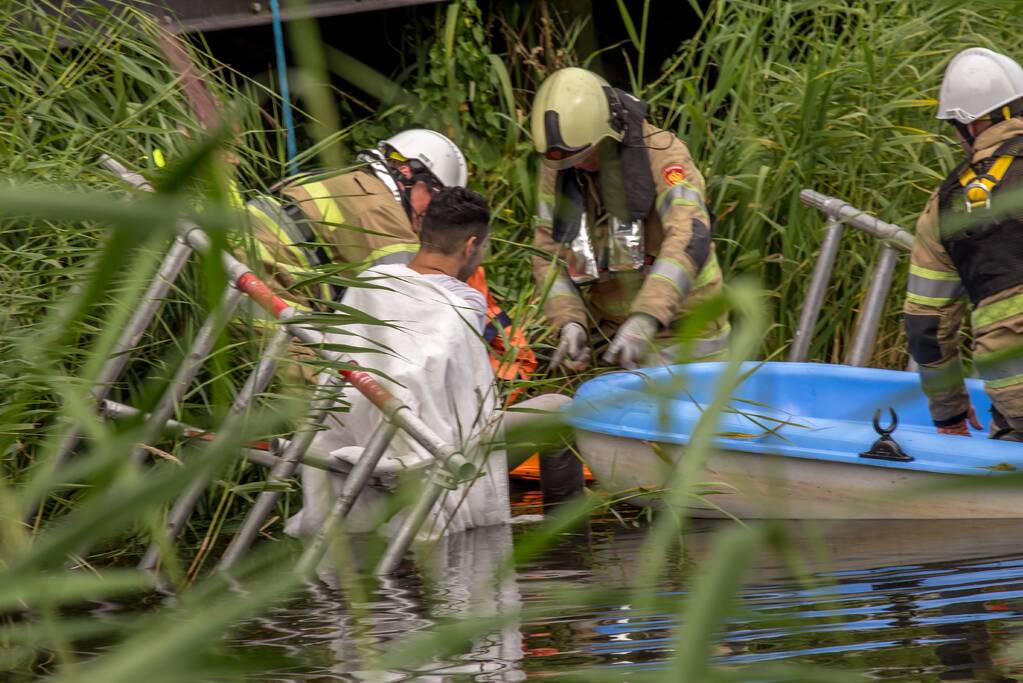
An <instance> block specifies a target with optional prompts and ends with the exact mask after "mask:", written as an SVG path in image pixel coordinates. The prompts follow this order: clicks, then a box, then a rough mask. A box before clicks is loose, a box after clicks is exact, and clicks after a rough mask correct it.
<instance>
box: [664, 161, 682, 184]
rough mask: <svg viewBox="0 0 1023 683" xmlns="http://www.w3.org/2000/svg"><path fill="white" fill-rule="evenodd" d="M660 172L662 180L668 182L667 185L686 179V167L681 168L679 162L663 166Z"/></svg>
mask: <svg viewBox="0 0 1023 683" xmlns="http://www.w3.org/2000/svg"><path fill="white" fill-rule="evenodd" d="M661 173H662V174H663V175H664V182H666V183H668V186H669V187H670V186H672V185H678V184H679V183H681V182H682V181H683V180H685V179H686V169H684V168H682V165H681V164H672V165H671V166H665V167H664V170H663V171H661Z"/></svg>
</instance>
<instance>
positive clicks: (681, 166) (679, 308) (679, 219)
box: [531, 68, 729, 371]
mask: <svg viewBox="0 0 1023 683" xmlns="http://www.w3.org/2000/svg"><path fill="white" fill-rule="evenodd" d="M645 114H646V105H645V104H644V103H643V102H641V101H640V100H638V99H637V98H635V97H633V96H632V95H629V94H628V93H625V92H623V91H621V90H617V89H615V88H612V87H611V86H609V85H608V84H607V82H606V81H604V80H603V79H602V78H600V77H599V76H597V75H596V74H593V73H591V72H589V71H586V70H584V69H578V68H567V69H561V70H560V71H556V72H554V73H553V74H551V75H550V77H548V78H547V80H545V81H544V82H543V84H542V85H541V86H540V88H539V90H538V91H537V93H536V99H535V101H534V103H533V111H532V119H531V126H532V132H533V142H534V144H535V145H536V149H537V151H538V152H539V153H540V154H541V156H542V161H543V169H542V172H541V175H540V191H539V197H538V205H537V211H536V217H535V227H536V237H535V244H536V246H537V247H538V248H539V249H541V250H542V251H544V252H547V254H549V255H550V258H544V257H542V256H535V257H534V259H533V270H534V275H535V277H536V281H537V285H538V287H546V286H547V284H548V283H550V289H549V290H548V294H547V298H546V301H545V304H544V313H545V315H546V317H547V319H548V321H549V322H550V323H551V324H552V325H553V326H555V327H557V328H558V329H559V330H560V337H559V340H558V346H557V349H556V351H555V352H554V355H553V356H552V358H551V366H552V367H557V366H560V367H562V368H563V369H565V370H569V371H579V370H581V369H583V368H584V367H586V365H587V364H588V363H589V360H590V354H591V351H590V341H589V340H590V330H591V323H592V324H593V325H594V326H595V327H596V329H597V330H598V331H599V332H600V334H601V335H603V336H604V337H605V338H607V339H610V344H609V346H608V348H607V350H606V352H604V354H603V356H602V360H603V361H604V362H606V363H609V364H612V365H620V366H622V367H626V368H635V367H638V366H640V365H642V364H643V363H645V362H648V361H650V360H653V361H654V362H672V361H673V360H675V358H676V357H677V356H681V355H682V353H684V354H685V357H686V358H689V359H692V358H700V357H703V358H707V357H712V356H713V354H715V353H719V352H720V351H722V350H723V349H724V347H725V345H726V344H727V339H728V333H729V326H728V317H727V314H724V315H722V316H720V317H719V318H718V319H717V320H715V321H713V322H712V324H711V325H710V328H709V329H705V330H703V331H702V332H701V336H700V338H699V339H695V340H685V342H684V343H682V344H677V343H674V342H677V341H678V340H677V339H676V337H675V334H674V333H675V323H676V322H677V321H678V320H679V318H680V317H681V316H682V315H683V314H684V313H685V311H686V310H688V309H689V308H691V307H692V306H693V305H694V304H696V303H698V302H700V301H702V300H705V299H706V298H708V297H712V296H714V295H716V294H718V293H719V292H720V291H721V286H722V282H721V270H720V268H719V267H718V262H717V258H716V257H715V254H714V244H713V241H712V240H711V227H712V226H711V216H710V213H709V211H708V210H707V207H706V204H705V201H704V191H705V186H704V180H703V176H702V175H701V174H700V171H699V170H698V169H697V168H696V166H695V164H694V163H693V160H692V157H691V156H690V154H689V150H688V149H687V148H686V146H685V144H684V143H683V142H682V141H681V140H679V139H678V138H677V137H676V136H675V135H674V134H672V133H670V132H668V131H665V130H661V129H660V128H657V127H655V126H653V125H651V124H650V123H648V122H647V121H646V120H645V118H644V117H645ZM552 268H553V269H556V270H555V272H553V273H552V272H551V269H552Z"/></svg>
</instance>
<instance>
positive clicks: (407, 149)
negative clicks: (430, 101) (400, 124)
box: [380, 128, 469, 187]
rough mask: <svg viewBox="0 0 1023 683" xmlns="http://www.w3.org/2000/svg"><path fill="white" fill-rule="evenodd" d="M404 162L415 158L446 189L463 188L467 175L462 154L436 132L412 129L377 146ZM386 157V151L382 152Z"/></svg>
mask: <svg viewBox="0 0 1023 683" xmlns="http://www.w3.org/2000/svg"><path fill="white" fill-rule="evenodd" d="M380 145H381V146H383V145H387V146H388V147H390V148H391V149H392V150H394V151H395V152H397V153H398V154H400V155H402V156H403V157H405V158H406V159H417V160H419V161H421V162H422V163H423V165H424V166H426V168H428V169H430V172H431V173H433V175H434V176H436V178H437V180H439V181H441V182H442V183H444V186H445V187H452V186H457V187H465V184H466V182H467V181H468V180H469V172H468V170H467V166H466V163H465V155H464V154H462V150H460V149H458V145H456V144H455V143H453V142H451V140H449V139H448V138H447V136H445V135H441V134H440V133H438V132H437V131H435V130H427V129H425V128H411V129H409V130H403V131H402V132H400V133H398V134H397V135H392V136H391V137H389V138H387V139H386V140H384V141H382V142H381V143H380ZM384 156H387V151H386V150H385V151H384Z"/></svg>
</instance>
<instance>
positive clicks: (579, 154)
mask: <svg viewBox="0 0 1023 683" xmlns="http://www.w3.org/2000/svg"><path fill="white" fill-rule="evenodd" d="M592 151H593V145H583V146H582V147H576V148H575V149H565V148H564V147H549V148H547V151H546V152H544V153H543V154H542V155H541V159H542V161H543V165H544V166H547V167H548V168H552V169H554V170H555V171H563V170H565V169H566V168H571V167H572V166H575V165H576V164H578V163H581V162H582V161H584V160H585V159H586V158H587V157H588V156H590V152H592Z"/></svg>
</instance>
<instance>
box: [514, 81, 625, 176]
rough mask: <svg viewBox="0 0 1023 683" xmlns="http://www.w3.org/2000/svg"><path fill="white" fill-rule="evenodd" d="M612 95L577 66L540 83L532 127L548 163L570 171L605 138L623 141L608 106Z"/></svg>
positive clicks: (536, 143)
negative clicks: (571, 167)
mask: <svg viewBox="0 0 1023 683" xmlns="http://www.w3.org/2000/svg"><path fill="white" fill-rule="evenodd" d="M612 92H613V91H612V90H611V86H609V85H608V83H607V81H605V80H604V79H603V78H601V77H600V76H598V75H597V74H595V73H593V72H591V71H587V70H586V69H579V68H576V67H568V68H566V69H559V70H558V71H555V72H554V73H552V74H551V75H550V76H548V77H547V80H545V81H544V82H543V83H541V84H540V88H539V89H538V90H537V91H536V98H535V99H534V100H533V113H532V116H531V119H530V126H531V128H532V129H533V144H534V145H535V146H536V151H537V152H539V153H540V155H541V156H542V157H543V163H544V164H546V165H547V166H550V167H551V168H555V169H559V170H560V169H563V168H568V167H570V166H574V165H576V164H577V163H578V162H580V161H582V159H583V158H584V157H586V155H587V154H589V153H590V151H591V150H592V149H593V147H594V145H596V144H597V143H598V142H600V141H601V140H603V139H604V138H611V139H613V140H617V141H619V142H621V140H622V126H621V123H620V122H616V121H613V120H612V113H611V106H610V104H609V103H608V96H609V94H610V93H612ZM612 96H613V95H612Z"/></svg>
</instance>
